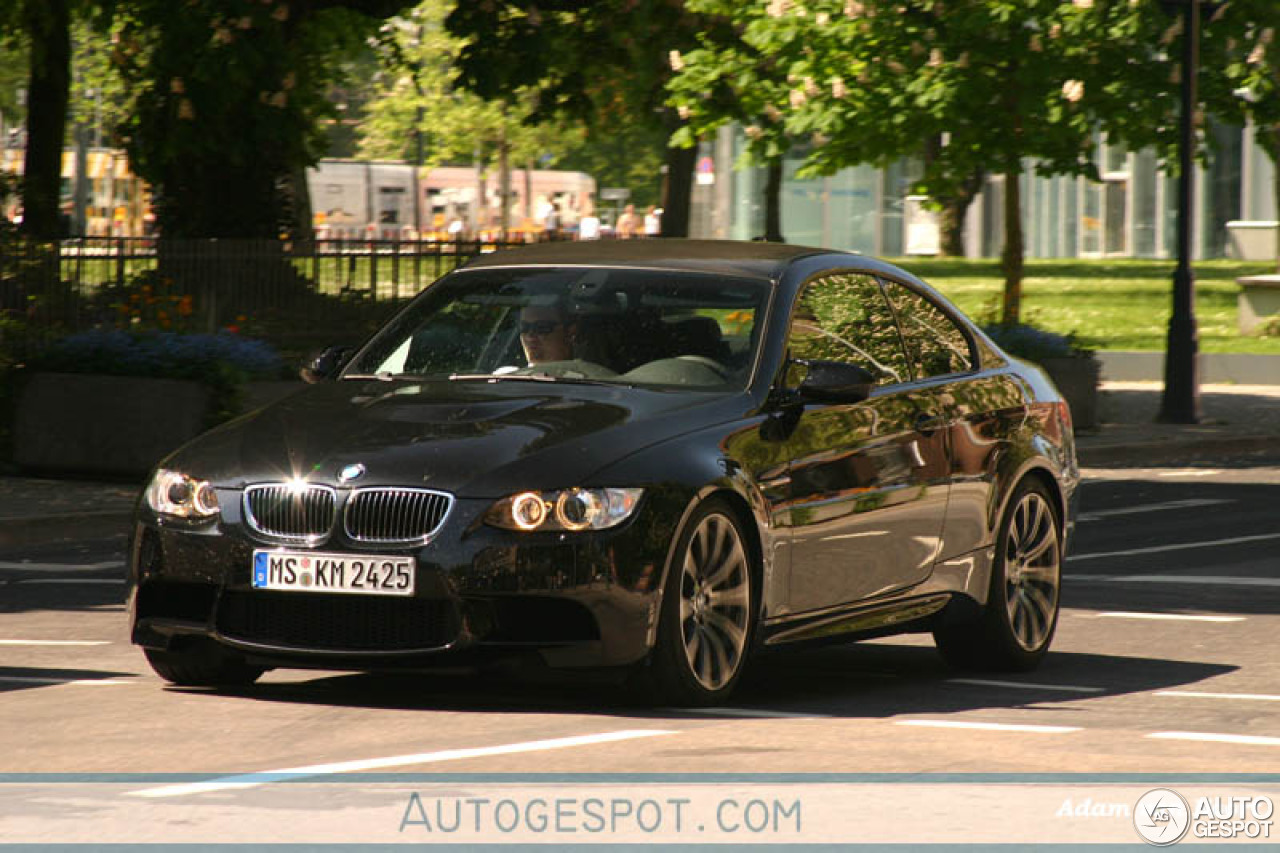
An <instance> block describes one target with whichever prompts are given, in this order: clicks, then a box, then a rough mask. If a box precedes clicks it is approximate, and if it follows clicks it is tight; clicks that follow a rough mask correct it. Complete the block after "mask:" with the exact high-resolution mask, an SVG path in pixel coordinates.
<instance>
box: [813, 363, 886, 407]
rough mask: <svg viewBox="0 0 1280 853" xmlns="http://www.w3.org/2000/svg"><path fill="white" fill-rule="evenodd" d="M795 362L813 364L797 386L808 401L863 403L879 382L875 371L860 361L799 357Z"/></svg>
mask: <svg viewBox="0 0 1280 853" xmlns="http://www.w3.org/2000/svg"><path fill="white" fill-rule="evenodd" d="M795 363H796V364H802V365H804V366H805V367H807V368H809V372H808V375H806V376H805V378H804V381H803V382H801V383H800V387H799V388H797V389H796V393H797V394H798V395H799V397H800V399H801V400H803V401H805V402H813V403H861V402H862V401H863V400H865V399H867V397H869V396H870V395H871V389H872V388H874V387H875V385H876V376H875V374H874V373H872V372H871V371H869V370H867V369H866V368H865V367H859V366H858V365H856V364H845V363H844V362H842V361H821V360H819V359H796V361H795Z"/></svg>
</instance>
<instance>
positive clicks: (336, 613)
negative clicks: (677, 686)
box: [128, 492, 679, 670]
mask: <svg viewBox="0 0 1280 853" xmlns="http://www.w3.org/2000/svg"><path fill="white" fill-rule="evenodd" d="M219 497H220V499H221V505H222V506H223V507H224V508H225V509H224V513H223V517H222V518H221V519H220V520H219V521H218V522H216V523H214V524H211V525H206V526H203V527H200V526H192V525H188V524H185V523H180V522H174V521H172V520H169V519H165V518H159V517H157V516H155V515H154V514H152V513H150V512H149V511H148V510H146V509H145V508H144V509H143V510H142V511H141V512H140V514H139V516H138V518H137V521H136V523H135V528H134V531H133V537H132V545H131V548H130V561H129V579H130V587H129V597H128V605H129V613H130V621H131V626H132V633H131V636H132V640H133V642H134V643H136V644H138V645H141V646H144V647H147V648H153V649H171V648H175V647H180V646H181V645H182V644H185V643H190V642H193V641H195V642H200V641H213V642H215V643H218V644H219V645H222V646H225V647H228V648H231V649H234V650H235V651H236V652H238V653H240V654H241V655H243V656H245V657H247V658H249V659H250V660H251V661H254V662H257V663H259V664H262V665H267V666H291V667H304V668H319V669H357V670H372V669H415V668H436V667H444V666H455V665H468V666H469V665H474V664H476V663H482V662H486V661H491V660H498V659H503V658H513V657H514V658H527V657H529V656H531V655H532V656H536V657H537V658H539V659H540V660H541V662H542V663H545V664H547V665H549V666H552V667H597V666H605V667H608V666H622V665H626V664H630V663H635V662H637V661H639V660H641V659H642V658H643V657H644V656H645V655H646V654H647V653H648V651H649V648H650V647H651V644H652V640H653V636H654V628H655V622H656V619H657V615H658V611H659V603H660V590H661V586H662V577H663V567H664V565H665V561H666V558H667V550H668V547H669V545H670V543H671V541H672V540H673V538H674V535H675V529H674V528H675V524H676V519H677V518H678V517H679V513H678V512H672V511H671V510H670V509H669V508H666V507H664V502H663V500H662V499H661V497H660V496H659V495H648V496H646V500H645V503H644V505H642V506H641V507H640V508H639V509H638V510H637V512H636V515H635V516H634V517H633V518H631V519H630V520H628V521H627V522H626V523H624V524H623V525H621V526H619V527H617V528H615V529H612V530H606V531H596V532H589V533H569V534H561V533H538V534H525V533H517V532H512V531H504V530H497V529H494V528H491V527H489V526H487V525H484V524H483V523H481V521H480V519H481V516H482V515H483V513H484V512H485V511H486V510H487V509H488V508H489V506H490V505H491V503H492V502H491V501H488V500H463V499H459V500H458V501H457V502H456V504H455V506H454V509H453V512H452V513H451V514H450V516H449V518H448V519H447V520H446V522H445V524H444V526H443V527H442V528H441V530H440V531H439V533H438V534H437V535H436V537H435V538H434V540H433V541H432V542H430V543H428V544H427V545H425V546H421V547H415V548H412V549H394V548H391V549H389V548H386V547H385V546H383V547H377V548H369V547H367V546H365V547H362V546H359V545H357V544H356V543H353V542H351V541H348V540H345V539H344V538H343V537H342V535H341V533H340V532H335V534H334V535H332V536H331V537H330V538H329V539H328V541H326V542H325V543H323V544H321V545H317V546H316V547H315V550H317V551H325V552H334V551H338V552H350V553H352V554H370V553H377V554H380V555H405V556H412V557H413V558H414V561H415V566H416V568H415V572H416V578H415V587H414V589H415V594H414V595H413V596H411V597H399V596H380V595H353V594H341V593H339V594H333V593H318V592H296V591H273V590H261V589H254V588H253V586H252V583H251V569H252V554H253V551H254V549H257V548H270V547H280V546H273V545H272V544H270V543H268V542H265V541H263V540H262V539H261V538H258V537H256V536H255V534H253V533H252V532H251V531H250V530H249V529H248V528H247V527H246V526H245V525H244V524H243V523H242V521H241V519H240V517H239V514H238V511H237V507H238V493H237V492H228V493H226V495H225V497H224V496H223V495H221V494H220V496H219ZM678 503H679V502H678V501H675V502H671V505H672V506H676V505H678ZM287 550H292V551H297V550H306V549H305V548H301V547H299V546H288V547H287Z"/></svg>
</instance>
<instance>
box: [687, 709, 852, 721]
mask: <svg viewBox="0 0 1280 853" xmlns="http://www.w3.org/2000/svg"><path fill="white" fill-rule="evenodd" d="M667 710H668V711H670V712H671V713H681V714H707V715H709V716H713V717H720V716H725V717H749V718H752V719H761V720H829V719H831V715H830V714H806V713H804V712H801V711H769V710H767V709H763V708H668V709H667Z"/></svg>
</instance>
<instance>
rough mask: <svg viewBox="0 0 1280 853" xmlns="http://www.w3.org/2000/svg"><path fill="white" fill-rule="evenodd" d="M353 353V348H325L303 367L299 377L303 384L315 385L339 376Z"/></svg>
mask: <svg viewBox="0 0 1280 853" xmlns="http://www.w3.org/2000/svg"><path fill="white" fill-rule="evenodd" d="M351 353H352V348H351V347H325V349H323V350H322V351H321V352H320V354H319V355H317V356H315V357H314V358H312V359H311V360H310V361H308V362H307V363H306V364H304V365H303V366H302V369H301V370H299V371H298V375H299V376H301V377H302V381H303V382H307V383H310V384H312V385H314V384H315V383H317V382H324V381H325V380H327V379H332V378H333V377H335V376H337V375H338V371H339V370H341V369H342V368H343V366H344V365H346V363H347V359H348V358H350V356H351Z"/></svg>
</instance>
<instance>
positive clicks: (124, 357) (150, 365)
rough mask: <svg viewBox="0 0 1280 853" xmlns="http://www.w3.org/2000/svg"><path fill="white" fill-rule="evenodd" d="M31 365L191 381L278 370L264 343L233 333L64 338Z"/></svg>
mask: <svg viewBox="0 0 1280 853" xmlns="http://www.w3.org/2000/svg"><path fill="white" fill-rule="evenodd" d="M32 366H33V367H37V368H39V369H42V370H54V371H60V372H64V373H107V374H111V375H114V376H149V377H154V378H164V379H195V380H202V379H205V378H207V377H208V376H209V375H210V374H211V373H220V372H223V371H227V370H230V371H233V372H235V373H238V374H241V375H242V376H243V378H244V379H265V378H276V377H278V376H280V374H281V371H282V369H283V368H282V364H281V361H280V357H279V356H278V355H276V352H275V350H273V349H272V348H271V347H270V346H269V345H267V344H266V343H263V342H262V341H256V340H251V339H248V338H241V337H239V336H237V335H232V334H218V335H201V334H191V335H187V334H178V333H175V332H152V333H144V334H131V333H129V332H121V331H115V330H95V331H91V332H81V333H79V334H75V335H69V336H68V337H65V338H63V339H62V340H60V341H58V342H57V343H55V344H54V345H53V346H51V347H50V348H49V349H48V350H46V351H45V352H44V353H42V354H41V355H40V356H38V357H37V358H35V359H33V360H32Z"/></svg>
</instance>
